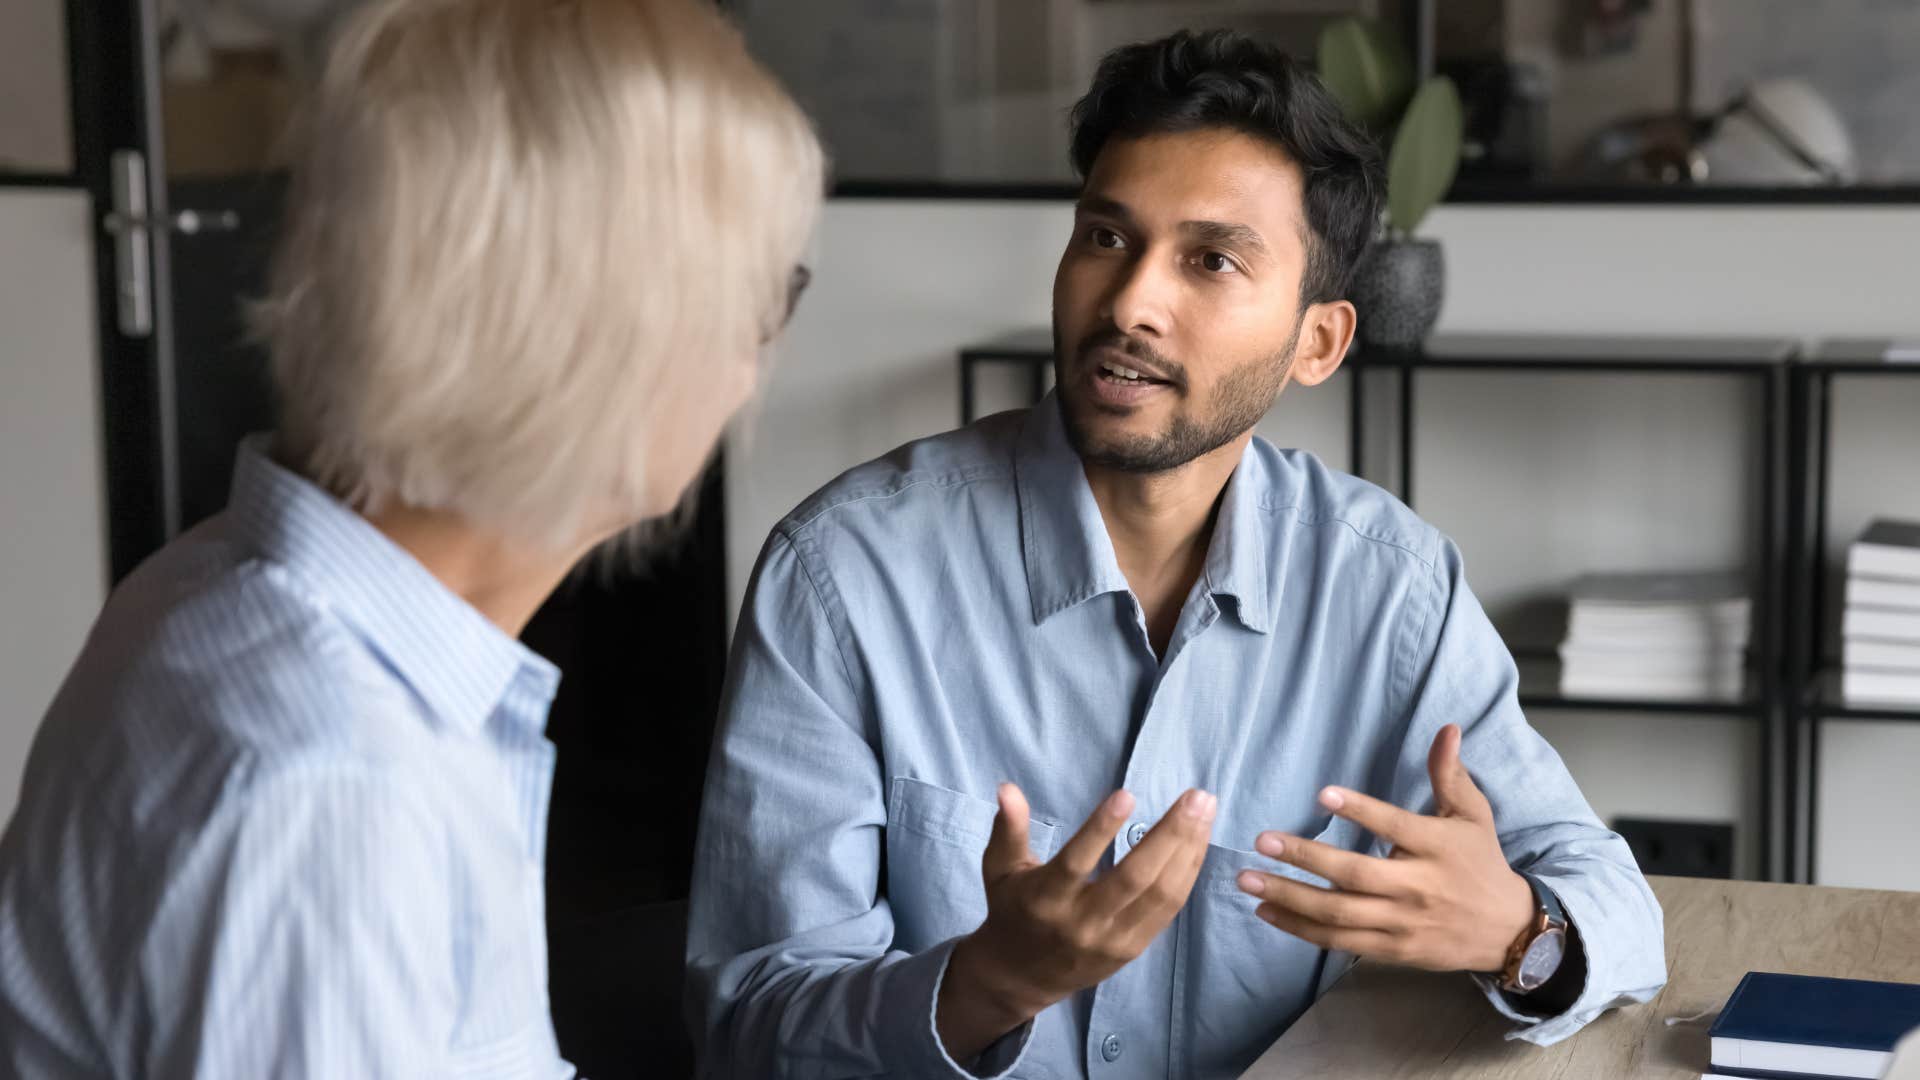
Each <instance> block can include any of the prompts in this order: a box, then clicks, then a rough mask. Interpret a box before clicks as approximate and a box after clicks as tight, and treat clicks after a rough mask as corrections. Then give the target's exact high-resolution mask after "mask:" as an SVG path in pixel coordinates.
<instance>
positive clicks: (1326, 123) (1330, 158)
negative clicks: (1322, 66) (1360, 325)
mask: <svg viewBox="0 0 1920 1080" xmlns="http://www.w3.org/2000/svg"><path fill="white" fill-rule="evenodd" d="M1205 128H1229V129H1232V130H1234V131H1240V132H1245V133H1246V134H1248V135H1252V136H1255V137H1257V138H1261V139H1265V140H1266V141H1268V142H1269V143H1272V144H1273V145H1275V146H1277V147H1279V148H1280V149H1281V150H1283V151H1285V152H1286V154H1287V156H1288V157H1290V158H1292V159H1293V161H1294V162H1295V163H1296V164H1298V165H1299V166H1300V172H1301V174H1302V177H1303V178H1304V180H1305V182H1306V217H1307V227H1308V229H1309V230H1310V232H1311V235H1310V236H1308V237H1307V245H1306V246H1307V268H1306V273H1305V274H1304V275H1303V276H1302V278H1301V282H1300V296H1301V299H1302V300H1303V301H1304V302H1306V303H1309V304H1315V303H1321V302H1323V301H1328V300H1338V299H1340V298H1342V297H1344V296H1345V295H1346V294H1347V288H1348V286H1349V285H1350V284H1351V283H1352V280H1353V268H1354V266H1355V265H1356V264H1357V263H1359V261H1360V256H1361V255H1362V253H1364V252H1365V251H1366V247H1367V244H1368V243H1369V242H1371V241H1372V239H1373V235H1374V231H1375V229H1376V228H1377V226H1378V222H1379V219H1380V201H1381V198H1382V195H1383V193H1384V191H1385V188H1386V183H1385V180H1384V177H1383V175H1382V171H1381V165H1380V151H1379V149H1378V148H1377V147H1376V146H1375V145H1374V143H1373V141H1372V140H1371V139H1369V138H1368V137H1367V136H1366V135H1365V134H1364V133H1363V132H1361V131H1360V130H1359V129H1358V128H1357V127H1355V126H1354V125H1353V123H1352V122H1350V121H1349V120H1347V118H1346V117H1345V116H1344V115H1342V113H1341V111H1340V103H1339V102H1338V101H1336V100H1334V98H1333V95H1332V94H1330V93H1328V92H1327V90H1326V88H1325V87H1323V86H1321V85H1320V80H1319V79H1318V78H1317V77H1315V76H1314V75H1313V73H1312V72H1309V71H1308V70H1307V69H1306V68H1305V67H1304V66H1302V65H1301V64H1300V63H1298V62H1297V61H1295V60H1294V59H1293V58H1292V57H1289V56H1288V55H1287V54H1286V53H1284V52H1281V51H1280V50H1279V49H1277V48H1275V47H1273V46H1271V45H1267V44H1264V43H1262V42H1259V41H1256V40H1254V39H1253V38H1250V37H1248V36H1246V35H1245V34H1240V33H1236V32H1234V31H1231V30H1209V31H1205V32H1200V33H1195V32H1191V31H1186V30H1182V31H1180V32H1179V33H1177V34H1174V35H1172V36H1170V37H1164V38H1161V39H1160V40H1158V41H1148V42H1142V43H1140V44H1137V45H1125V46H1122V47H1120V48H1118V49H1115V50H1113V51H1112V52H1110V53H1108V54H1107V55H1106V56H1105V57H1104V58H1102V59H1101V61H1100V69H1099V71H1097V72H1096V73H1095V74H1094V77H1093V87H1092V89H1090V90H1088V91H1087V95H1086V96H1085V97H1083V98H1081V99H1080V101H1079V103H1078V104H1076V105H1075V106H1074V107H1073V116H1072V129H1073V167H1074V170H1075V171H1077V172H1078V173H1079V174H1080V178H1081V179H1082V180H1083V181H1084V180H1085V179H1086V178H1087V176H1089V175H1090V174H1091V173H1092V171H1093V162H1094V159H1095V158H1097V157H1099V156H1100V149H1101V147H1103V146H1105V145H1106V144H1107V140H1109V139H1113V138H1122V139H1127V138H1138V137H1140V136H1145V135H1158V134H1168V133H1173V132H1184V131H1197V130H1202V129H1205Z"/></svg>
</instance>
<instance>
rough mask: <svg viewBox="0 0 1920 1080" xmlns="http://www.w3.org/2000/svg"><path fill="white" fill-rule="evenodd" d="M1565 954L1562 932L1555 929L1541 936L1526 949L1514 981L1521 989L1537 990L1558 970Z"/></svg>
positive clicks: (1563, 934)
mask: <svg viewBox="0 0 1920 1080" xmlns="http://www.w3.org/2000/svg"><path fill="white" fill-rule="evenodd" d="M1566 954H1567V936H1566V934H1565V933H1564V932H1562V931H1560V930H1557V929H1556V930H1549V931H1547V932H1546V933H1544V934H1541V935H1540V936H1539V937H1537V938H1534V939H1533V944H1532V945H1531V946H1529V947H1528V948H1527V955H1526V958H1525V959H1523V960H1521V961H1520V977H1519V978H1518V979H1516V980H1514V981H1515V982H1517V983H1519V984H1520V986H1521V988H1522V989H1526V990H1533V989H1536V988H1538V987H1539V986H1540V985H1541V984H1543V983H1545V982H1546V981H1547V980H1548V979H1551V978H1553V973H1554V972H1556V971H1559V970H1560V961H1561V959H1562V958H1563V957H1565V956H1566Z"/></svg>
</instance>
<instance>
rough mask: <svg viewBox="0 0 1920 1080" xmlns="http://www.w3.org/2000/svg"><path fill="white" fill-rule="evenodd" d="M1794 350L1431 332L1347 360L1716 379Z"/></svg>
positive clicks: (1766, 342)
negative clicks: (1416, 342) (1414, 342)
mask: <svg viewBox="0 0 1920 1080" xmlns="http://www.w3.org/2000/svg"><path fill="white" fill-rule="evenodd" d="M1797 348H1798V346H1797V345H1796V344H1795V343H1794V342H1793V341H1792V340H1791V339H1788V338H1760V337H1753V338H1734V337H1726V338H1715V337H1698V338H1680V337H1672V338H1660V337H1607V338H1596V337H1571V336H1553V335H1536V334H1436V335H1434V336H1433V338H1431V339H1430V340H1429V341H1428V342H1427V344H1426V346H1425V347H1424V348H1420V349H1363V348H1359V347H1357V346H1356V348H1355V350H1354V353H1353V356H1352V359H1353V361H1354V362H1355V363H1357V364H1359V365H1360V366H1362V367H1383V368H1456V369H1482V370H1492V369H1497V370H1509V371H1511V370H1527V371H1543V372H1551V371H1636V372H1664V373H1669V374H1719V373H1727V372H1740V373H1758V372H1765V371H1772V370H1775V369H1778V368H1780V367H1782V366H1783V365H1785V364H1786V363H1787V362H1788V361H1789V360H1791V359H1793V356H1794V353H1795V351H1796V350H1797Z"/></svg>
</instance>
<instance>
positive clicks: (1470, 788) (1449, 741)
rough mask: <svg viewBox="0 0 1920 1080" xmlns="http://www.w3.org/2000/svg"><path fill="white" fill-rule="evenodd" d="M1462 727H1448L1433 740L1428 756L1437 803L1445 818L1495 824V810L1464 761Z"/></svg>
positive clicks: (1442, 729) (1454, 725)
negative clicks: (1461, 751)
mask: <svg viewBox="0 0 1920 1080" xmlns="http://www.w3.org/2000/svg"><path fill="white" fill-rule="evenodd" d="M1460 739H1461V733H1460V725H1458V724H1448V725H1447V726H1445V727H1443V728H1441V729H1440V734H1438V735H1435V736H1434V737H1433V749H1431V750H1429V751H1428V752H1427V775H1428V776H1429V777H1430V778H1432V780H1433V801H1434V805H1435V808H1436V809H1438V810H1439V812H1440V813H1441V814H1442V815H1443V816H1447V817H1461V818H1466V819H1467V820H1469V821H1480V822H1491V821H1492V820H1493V806H1492V804H1490V803H1488V802H1487V797H1486V796H1485V795H1483V794H1481V791H1480V788H1479V787H1478V786H1477V785H1476V784H1474V782H1473V777H1472V776H1471V775H1469V774H1468V773H1467V767H1466V765H1464V764H1463V763H1462V762H1461V761H1460Z"/></svg>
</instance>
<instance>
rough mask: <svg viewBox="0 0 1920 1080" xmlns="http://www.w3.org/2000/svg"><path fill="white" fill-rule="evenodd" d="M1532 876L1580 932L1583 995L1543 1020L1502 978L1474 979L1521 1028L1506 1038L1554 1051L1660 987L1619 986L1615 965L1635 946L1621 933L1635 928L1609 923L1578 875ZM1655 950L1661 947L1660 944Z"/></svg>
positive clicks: (1540, 871)
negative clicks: (1512, 993) (1609, 1012)
mask: <svg viewBox="0 0 1920 1080" xmlns="http://www.w3.org/2000/svg"><path fill="white" fill-rule="evenodd" d="M1528 872H1529V873H1531V874H1533V875H1534V876H1535V877H1538V878H1539V879H1540V881H1541V883H1542V884H1543V885H1546V886H1547V887H1548V888H1549V889H1551V890H1552V891H1553V895H1554V898H1555V899H1556V900H1559V901H1560V907H1561V908H1562V909H1563V910H1564V911H1565V912H1566V915H1567V923H1568V925H1570V926H1576V927H1579V930H1580V947H1581V950H1582V951H1583V953H1584V954H1585V960H1586V966H1587V970H1586V980H1585V983H1584V984H1583V985H1582V986H1581V987H1580V994H1579V996H1578V997H1576V998H1575V999H1574V1001H1573V1004H1572V1005H1570V1006H1568V1007H1567V1010H1566V1011H1565V1012H1561V1013H1554V1014H1552V1015H1549V1016H1542V1015H1540V1014H1538V1013H1529V1012H1526V1011H1524V1010H1523V1009H1521V1008H1519V1007H1517V1005H1516V1003H1520V1004H1524V1003H1525V1001H1526V999H1525V998H1524V997H1520V998H1516V997H1513V996H1510V995H1508V994H1507V992H1506V991H1504V990H1502V989H1500V979H1499V977H1498V976H1490V975H1482V974H1475V975H1474V976H1473V981H1474V984H1475V985H1477V986H1479V987H1480V990H1481V992H1482V993H1484V994H1485V995H1486V998H1487V1001H1488V1002H1489V1003H1491V1004H1492V1005H1493V1007H1494V1009H1495V1010H1496V1011H1497V1012H1499V1013H1500V1015H1502V1016H1504V1017H1506V1018H1507V1019H1509V1020H1512V1021H1513V1022H1514V1023H1515V1024H1516V1025H1517V1026H1516V1027H1515V1028H1514V1029H1513V1030H1511V1031H1509V1032H1507V1038H1508V1039H1515V1040H1520V1041H1524V1042H1530V1043H1533V1044H1535V1045H1536V1046H1552V1045H1553V1044H1554V1043H1557V1042H1559V1041H1560V1040H1562V1039H1565V1038H1566V1037H1567V1036H1569V1035H1572V1034H1574V1033H1575V1032H1577V1031H1579V1030H1580V1029H1581V1028H1583V1027H1586V1026H1587V1025H1588V1024H1590V1023H1592V1022H1593V1021H1594V1020H1596V1019H1598V1018H1599V1017H1600V1015H1601V1014H1602V1013H1605V1012H1606V1011H1607V1010H1608V1009H1612V1008H1614V1007H1616V1006H1619V1005H1628V1004H1632V1003H1634V1002H1637V1001H1646V1000H1648V999H1649V998H1651V997H1652V996H1653V995H1654V994H1655V993H1657V992H1659V989H1660V986H1659V984H1658V983H1656V984H1655V985H1653V986H1652V987H1651V988H1644V989H1642V988H1633V989H1628V988H1626V987H1622V986H1618V985H1615V984H1617V983H1618V982H1619V981H1620V976H1621V975H1624V974H1625V973H1624V972H1618V973H1616V971H1615V968H1616V967H1617V965H1616V964H1614V963H1613V962H1612V961H1613V960H1614V959H1615V958H1617V957H1618V956H1619V955H1620V954H1621V950H1622V949H1628V950H1630V949H1632V948H1633V947H1634V946H1635V944H1636V942H1634V941H1632V940H1621V939H1620V936H1621V935H1622V934H1623V933H1624V934H1628V935H1629V936H1631V934H1632V932H1633V929H1634V928H1633V927H1632V925H1631V923H1630V922H1619V923H1617V924H1616V921H1614V920H1610V919H1608V917H1607V914H1606V909H1605V907H1604V905H1602V904H1600V903H1599V898H1597V897H1595V896H1593V895H1592V894H1591V893H1590V892H1589V890H1588V889H1587V888H1586V887H1585V884H1586V883H1585V882H1584V881H1583V879H1582V878H1581V877H1580V876H1579V875H1578V874H1576V873H1575V872H1572V871H1567V870H1558V871H1556V870H1555V869H1554V868H1552V867H1546V866H1536V867H1531V868H1529V870H1528ZM1654 948H1656V949H1658V948H1660V945H1659V943H1658V941H1656V942H1655V945H1654Z"/></svg>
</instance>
